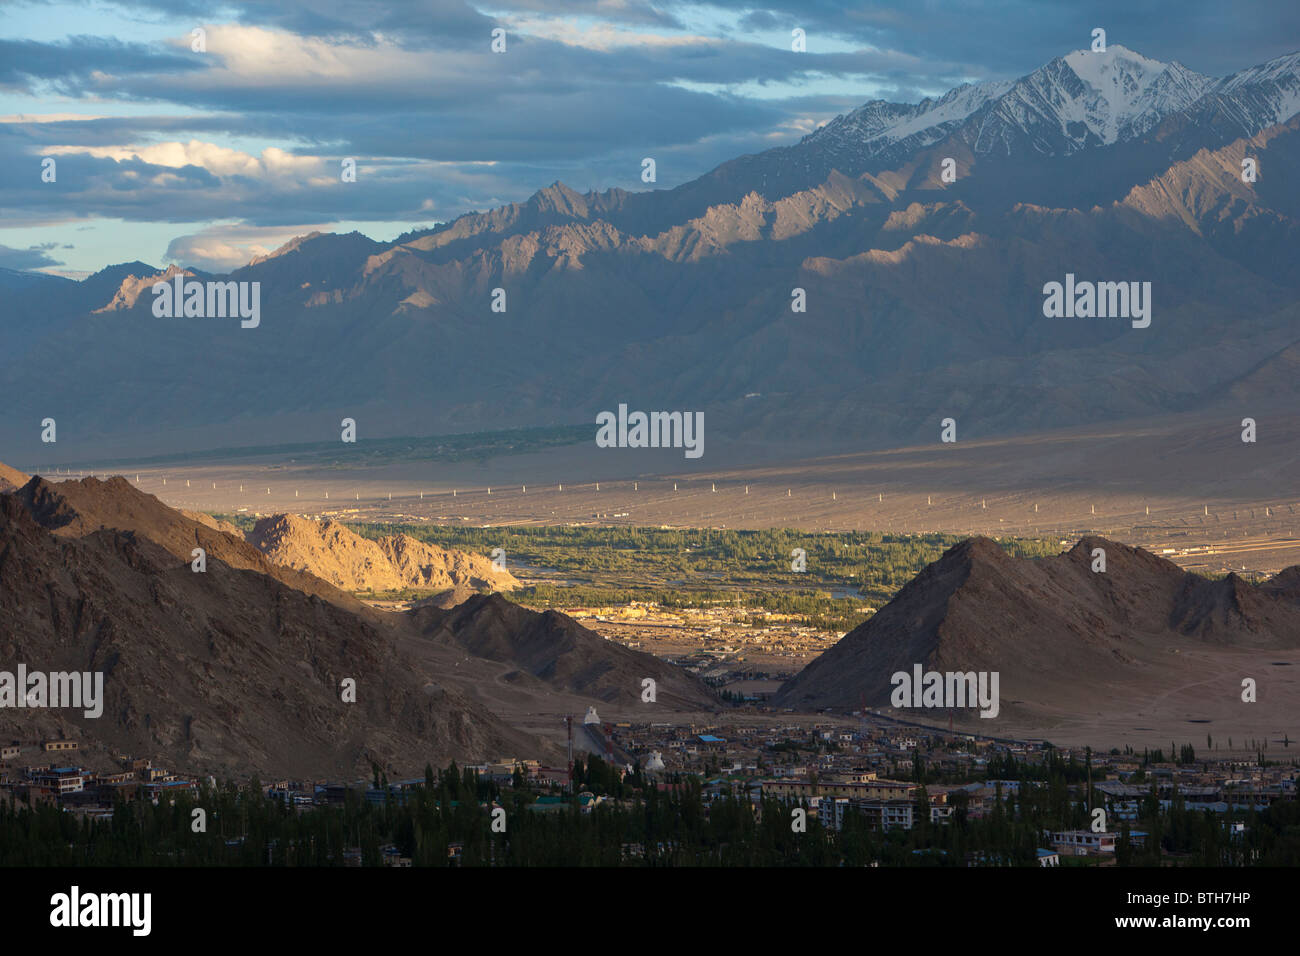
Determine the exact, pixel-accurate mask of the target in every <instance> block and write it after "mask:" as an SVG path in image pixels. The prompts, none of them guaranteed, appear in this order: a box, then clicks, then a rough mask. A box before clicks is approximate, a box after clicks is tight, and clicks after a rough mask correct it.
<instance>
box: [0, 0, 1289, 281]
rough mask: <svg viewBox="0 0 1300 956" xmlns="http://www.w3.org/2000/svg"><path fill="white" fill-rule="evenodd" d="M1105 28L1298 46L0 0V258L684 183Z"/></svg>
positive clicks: (265, 233) (588, 2)
mask: <svg viewBox="0 0 1300 956" xmlns="http://www.w3.org/2000/svg"><path fill="white" fill-rule="evenodd" d="M1098 26H1100V27H1102V28H1104V29H1105V30H1106V32H1107V40H1108V42H1109V43H1112V44H1116V43H1118V44H1122V45H1124V46H1127V47H1128V48H1130V49H1132V50H1135V51H1137V52H1139V53H1141V54H1143V55H1145V56H1148V57H1153V58H1155V59H1158V60H1162V61H1170V60H1177V61H1179V62H1181V63H1182V64H1183V65H1184V66H1186V67H1188V68H1190V69H1193V70H1196V71H1198V72H1201V73H1206V74H1210V75H1213V76H1223V75H1227V74H1229V73H1232V72H1234V71H1236V70H1239V69H1244V68H1246V67H1249V66H1253V65H1255V64H1258V63H1262V62H1264V61H1266V60H1269V59H1272V58H1273V57H1276V56H1281V55H1283V54H1286V53H1292V52H1295V50H1297V49H1300V4H1297V3H1295V2H1294V0H1276V2H1275V0H1258V2H1255V0H1245V2H1234V3H1222V2H1219V0H1215V2H1201V0H1145V2H1143V3H1140V4H1135V3H1133V2H1132V0H1099V2H1096V3H1080V2H1078V0H1069V2H1058V0H990V2H983V3H973V2H938V0H887V2H880V3H849V4H840V3H824V2H821V0H806V2H801V3H760V4H755V3H750V2H732V0H715V2H711V3H698V2H690V3H685V2H673V0H667V2H645V0H575V2H568V3H550V2H545V0H514V2H511V0H497V2H491V3H476V2H471V0H413V2H401V0H395V2H376V0H230V2H216V3H211V4H209V3H199V2H191V0H130V2H128V3H118V2H113V0H94V2H79V3H70V2H65V0H53V2H43V0H0V168H3V169H4V170H5V175H4V176H3V178H0V268H9V269H23V270H38V271H44V272H50V273H54V274H59V275H67V276H70V277H74V278H79V277H81V276H84V275H86V274H89V273H91V272H94V271H97V270H98V269H101V268H103V267H105V266H107V265H110V264H114V263H122V262H129V261H133V260H140V261H143V262H146V263H149V264H150V265H154V266H166V265H169V264H171V263H177V264H180V265H183V266H192V267H196V268H200V269H207V270H211V271H216V272H224V271H229V270H230V269H233V268H236V267H238V266H240V265H243V264H245V263H247V262H248V261H249V260H250V259H251V258H253V257H254V256H257V255H263V254H266V253H268V252H271V251H273V250H274V249H276V248H278V247H279V246H280V245H282V244H283V243H285V242H286V241H288V240H289V239H291V238H292V237H294V236H296V235H303V234H306V233H309V232H313V231H317V230H320V231H334V232H349V231H352V230H358V231H360V232H363V233H365V234H366V235H368V236H371V237H372V238H375V239H379V240H381V241H382V240H391V239H393V238H396V237H397V236H398V235H400V234H402V233H404V232H408V231H410V230H412V229H418V228H423V227H428V226H431V225H434V224H436V223H438V222H442V221H447V220H450V219H453V218H455V217H456V216H458V215H461V214H463V213H466V212H470V211H474V210H485V209H490V208H494V207H497V206H500V205H504V204H506V203H509V202H518V201H522V200H524V199H527V198H528V196H530V195H531V194H532V193H534V192H536V191H537V190H538V189H541V188H543V187H545V186H548V185H549V184H551V183H553V182H555V181H557V180H559V181H562V182H564V183H565V184H566V185H568V186H570V187H572V188H574V189H576V190H578V191H579V192H586V191H588V190H591V189H597V190H604V189H609V188H612V187H620V188H623V189H628V190H638V189H649V188H671V187H673V186H676V185H679V184H680V183H683V182H687V181H689V180H691V179H694V178H695V177H697V176H699V175H701V174H702V173H705V172H707V171H708V170H709V169H712V168H713V167H714V166H716V165H718V164H719V163H721V162H724V161H725V160H728V159H731V158H733V157H735V156H739V155H743V154H746V153H753V152H758V151H761V150H763V149H768V148H771V147H773V146H781V145H788V144H791V143H794V142H797V141H798V140H799V139H800V137H802V136H804V135H806V134H808V133H810V132H812V131H814V130H815V129H816V128H817V127H818V126H819V125H821V124H822V123H825V122H827V121H829V120H830V119H833V118H834V117H835V116H836V115H839V114H842V113H847V112H849V111H850V110H852V109H854V108H856V107H858V106H860V105H862V104H863V103H864V102H867V101H868V100H872V99H877V98H880V99H886V100H891V101H895V102H908V103H914V102H917V101H919V100H920V99H922V98H924V97H926V96H938V95H941V94H943V93H944V92H946V91H947V90H949V89H951V88H952V87H954V86H957V85H959V84H961V83H968V82H981V81H985V80H992V79H1012V78H1015V77H1018V76H1022V75H1024V74H1026V73H1029V72H1031V71H1033V70H1034V69H1036V68H1038V67H1039V66H1041V65H1043V64H1044V63H1047V62H1048V61H1050V60H1051V59H1052V58H1054V57H1056V56H1062V55H1064V54H1066V53H1069V52H1071V51H1072V50H1076V49H1084V48H1086V47H1087V46H1088V45H1089V43H1090V42H1091V31H1092V30H1093V28H1095V27H1098ZM796 29H798V30H801V31H803V34H804V37H805V40H804V44H805V49H804V50H802V51H800V52H796V51H794V50H793V49H792V31H794V30H796ZM498 30H499V31H504V34H503V35H504V45H505V49H504V52H495V51H494V50H493V49H492V47H493V37H494V31H498ZM195 31H202V32H201V34H197V35H196V32H195ZM646 157H651V158H653V159H654V160H655V166H656V174H657V180H656V182H655V183H654V185H653V186H650V185H647V184H645V183H643V182H642V180H641V171H642V160H643V159H644V158H646ZM345 159H352V160H355V163H356V171H357V172H356V181H355V182H344V181H343V177H342V176H341V170H342V168H343V167H342V163H343V161H344V160H345ZM46 160H53V163H54V166H53V181H52V182H46V181H44V179H43V172H44V171H45V170H46V169H47V168H48V164H46V162H45V161H46ZM46 178H48V173H46Z"/></svg>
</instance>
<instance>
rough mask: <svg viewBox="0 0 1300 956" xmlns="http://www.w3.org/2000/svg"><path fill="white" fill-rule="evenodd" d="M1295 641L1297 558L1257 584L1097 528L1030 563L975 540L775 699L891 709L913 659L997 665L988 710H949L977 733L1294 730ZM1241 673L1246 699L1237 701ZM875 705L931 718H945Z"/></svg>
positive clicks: (1299, 647) (945, 668)
mask: <svg viewBox="0 0 1300 956" xmlns="http://www.w3.org/2000/svg"><path fill="white" fill-rule="evenodd" d="M1099 551H1100V552H1102V553H1104V559H1105V565H1104V570H1099V568H1100V567H1101V566H1100V565H1099V564H1098V561H1097V555H1098V552H1099ZM1297 651H1300V566H1297V567H1290V568H1287V569H1286V570H1284V571H1282V572H1280V573H1278V574H1276V575H1274V576H1273V577H1272V578H1270V579H1268V580H1266V581H1262V582H1259V583H1252V582H1249V581H1246V580H1245V579H1243V578H1241V577H1239V576H1238V575H1235V574H1229V575H1228V576H1227V577H1225V578H1222V579H1219V580H1211V579H1209V578H1205V577H1202V576H1200V575H1197V574H1194V573H1191V572H1188V571H1184V570H1183V569H1182V568H1180V567H1178V566H1177V565H1175V564H1173V563H1171V562H1169V561H1167V560H1165V559H1164V558H1161V557H1159V556H1157V555H1154V554H1150V553H1149V552H1147V551H1144V550H1142V549H1141V548H1132V547H1128V546H1127V545H1123V544H1120V543H1118V542H1115V541H1110V540H1107V539H1105V538H1102V537H1092V536H1090V537H1085V538H1082V539H1080V540H1079V541H1078V542H1077V543H1076V544H1075V545H1074V547H1072V548H1071V549H1070V550H1068V551H1066V552H1064V553H1062V554H1059V555H1055V556H1053V557H1048V558H1038V559H1031V558H1018V557H1015V556H1012V555H1010V554H1008V553H1007V552H1006V551H1005V550H1003V548H1002V547H1001V546H1000V545H999V544H997V543H996V542H994V541H992V540H990V539H988V538H978V537H977V538H971V539H967V540H965V541H962V542H961V543H959V544H957V545H954V546H953V547H952V548H951V549H950V550H949V551H947V552H946V553H945V554H944V555H943V556H942V557H941V558H940V559H939V560H937V561H935V562H934V563H932V564H931V565H929V566H928V567H926V568H925V569H923V570H922V571H921V572H920V573H919V574H918V575H917V576H916V577H915V578H913V579H912V580H911V581H910V582H908V584H907V585H905V586H904V587H903V588H902V590H900V591H899V592H898V594H896V595H895V596H894V598H893V599H892V600H891V601H890V602H889V603H888V604H887V605H885V606H884V607H883V608H881V609H880V610H879V611H878V612H877V613H876V614H874V615H872V617H870V618H869V619H868V620H867V621H865V622H864V623H862V624H861V625H859V626H858V627H856V628H855V629H853V630H852V631H850V632H849V633H848V634H846V635H845V636H844V637H843V638H842V639H841V640H840V641H839V643H837V644H836V645H835V646H834V647H832V648H831V649H829V650H828V651H826V652H825V653H823V654H822V655H821V656H819V657H818V658H816V659H815V660H814V661H812V662H811V663H810V664H809V665H808V666H807V667H805V668H804V669H803V670H802V671H800V672H799V673H798V674H797V675H795V677H793V678H792V679H791V680H789V681H787V682H786V683H785V684H784V685H783V686H782V687H781V689H780V691H779V693H778V694H777V695H776V698H775V701H776V703H777V704H778V705H782V706H786V707H793V708H795V709H798V710H811V709H816V708H835V709H843V710H846V711H847V710H856V709H857V708H859V707H860V706H862V705H863V704H865V705H866V706H868V707H883V708H890V707H891V695H892V693H893V688H894V685H893V684H892V682H891V680H892V677H893V675H895V674H897V673H899V672H902V673H906V674H908V675H909V676H911V675H912V674H913V672H914V668H915V667H916V666H917V665H920V666H921V668H922V670H923V671H924V672H928V671H936V672H940V673H948V672H961V673H967V672H972V671H973V672H976V673H978V672H981V671H983V672H989V673H991V672H996V673H998V674H999V684H1000V695H1001V707H1000V709H999V713H998V714H997V715H996V717H994V718H992V719H984V718H980V717H978V716H976V715H975V713H974V711H971V710H969V709H967V710H964V711H963V710H958V711H957V712H956V716H958V717H962V718H965V720H966V722H967V723H968V725H974V726H976V728H977V729H978V730H979V731H980V732H981V733H992V734H996V733H998V732H999V729H1000V730H1001V732H1004V733H1005V732H1006V729H1007V728H1008V727H1016V728H1025V727H1026V726H1029V727H1036V728H1046V727H1051V726H1054V725H1057V724H1063V723H1070V724H1077V723H1078V722H1079V721H1081V720H1087V719H1089V718H1090V716H1091V715H1094V714H1097V715H1100V714H1102V713H1103V712H1104V714H1105V715H1106V718H1107V719H1108V720H1110V721H1112V722H1113V724H1114V726H1116V727H1123V728H1125V729H1126V730H1130V731H1131V730H1132V729H1133V728H1136V727H1139V726H1140V725H1142V724H1144V723H1147V724H1150V723H1155V722H1157V721H1163V722H1164V723H1165V725H1166V726H1167V725H1169V724H1171V723H1189V722H1190V723H1207V724H1208V723H1215V724H1227V725H1228V726H1229V727H1232V726H1234V725H1235V726H1236V727H1237V728H1241V727H1242V724H1243V721H1246V720H1254V719H1255V718H1257V717H1259V718H1264V717H1265V714H1266V713H1267V718H1266V719H1267V720H1269V721H1275V723H1270V724H1268V726H1269V727H1270V732H1272V731H1276V733H1277V734H1278V735H1279V736H1280V735H1281V734H1282V733H1283V732H1284V729H1290V730H1292V731H1293V730H1294V726H1293V725H1292V724H1293V721H1294V719H1295V716H1296V714H1297V713H1300V709H1297V708H1298V707H1300V687H1297V685H1296V684H1295V682H1294V680H1292V679H1290V678H1287V677H1285V675H1284V676H1283V677H1278V676H1277V675H1278V674H1279V673H1281V672H1279V671H1276V670H1275V668H1278V667H1291V666H1294V664H1295V662H1296V661H1298V660H1300V658H1297V656H1296V652H1297ZM1288 673H1289V672H1288ZM1247 677H1248V678H1250V679H1251V680H1252V681H1253V682H1254V683H1255V685H1256V691H1257V700H1256V701H1255V702H1254V703H1246V702H1245V700H1244V699H1243V696H1242V692H1243V684H1242V681H1243V678H1247ZM1180 695H1181V696H1180ZM1170 698H1173V702H1169V703H1166V702H1168V701H1169V699H1170ZM1175 706H1176V707H1177V708H1178V710H1177V712H1176V714H1175V716H1174V717H1171V716H1170V713H1169V712H1168V709H1172V708H1173V707H1175ZM1162 707H1165V708H1167V709H1164V710H1162ZM887 712H888V713H891V714H894V715H896V716H899V717H902V718H904V719H907V718H914V717H916V718H920V719H922V720H923V721H925V720H928V722H931V723H939V722H941V721H942V720H944V719H946V718H947V716H948V710H947V709H940V710H937V711H931V712H929V713H927V712H926V711H924V710H922V711H919V712H918V711H917V710H915V709H904V708H896V709H893V710H889V711H887ZM1288 725H1292V726H1289V728H1288ZM1075 729H1076V730H1077V727H1076V728H1075ZM1216 732H1218V731H1216ZM1093 736H1100V735H1097V734H1093ZM1238 736H1241V732H1240V730H1238ZM1107 737H1108V739H1112V740H1113V739H1116V735H1113V734H1110V735H1107Z"/></svg>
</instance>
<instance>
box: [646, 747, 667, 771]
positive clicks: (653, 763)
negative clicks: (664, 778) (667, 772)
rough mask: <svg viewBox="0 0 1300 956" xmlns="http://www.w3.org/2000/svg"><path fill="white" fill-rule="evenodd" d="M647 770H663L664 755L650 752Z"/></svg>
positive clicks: (655, 751) (654, 751)
mask: <svg viewBox="0 0 1300 956" xmlns="http://www.w3.org/2000/svg"><path fill="white" fill-rule="evenodd" d="M645 768H646V769H647V770H663V769H664V755H663V754H661V753H660V752H659V751H657V750H652V751H651V752H650V759H649V760H647V761H646V762H645Z"/></svg>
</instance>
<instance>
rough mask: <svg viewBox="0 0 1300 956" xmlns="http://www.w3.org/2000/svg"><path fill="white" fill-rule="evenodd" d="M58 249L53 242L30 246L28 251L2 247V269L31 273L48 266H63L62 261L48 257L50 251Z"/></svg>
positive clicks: (0, 253) (0, 254)
mask: <svg viewBox="0 0 1300 956" xmlns="http://www.w3.org/2000/svg"><path fill="white" fill-rule="evenodd" d="M56 247H57V246H56V244H55V243H52V242H47V243H42V244H40V245H36V246H29V247H28V248H26V249H12V248H10V247H9V246H5V245H0V269H15V270H17V271H19V272H30V271H33V270H36V269H44V268H46V267H48V266H59V265H62V264H63V263H62V261H60V260H59V259H55V258H53V257H52V256H50V255H48V250H50V249H54V248H56Z"/></svg>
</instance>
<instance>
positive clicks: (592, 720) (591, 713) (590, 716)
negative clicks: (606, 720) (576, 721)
mask: <svg viewBox="0 0 1300 956" xmlns="http://www.w3.org/2000/svg"><path fill="white" fill-rule="evenodd" d="M582 722H583V723H584V724H598V723H600V718H599V717H598V716H597V715H596V708H595V707H588V708H587V716H586V717H584V718H582Z"/></svg>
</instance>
